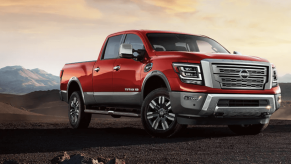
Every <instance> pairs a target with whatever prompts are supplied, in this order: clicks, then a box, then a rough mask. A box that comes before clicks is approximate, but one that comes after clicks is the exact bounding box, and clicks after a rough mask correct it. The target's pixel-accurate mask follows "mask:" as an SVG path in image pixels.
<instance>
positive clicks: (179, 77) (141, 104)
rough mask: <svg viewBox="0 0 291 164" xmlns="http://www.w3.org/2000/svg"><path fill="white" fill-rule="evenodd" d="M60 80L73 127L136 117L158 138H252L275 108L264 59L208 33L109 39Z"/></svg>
mask: <svg viewBox="0 0 291 164" xmlns="http://www.w3.org/2000/svg"><path fill="white" fill-rule="evenodd" d="M96 56H97V55H96ZM60 78H61V84H60V98H61V100H62V101H65V102H67V103H68V116H69V121H70V124H71V126H72V127H73V128H87V127H88V126H89V123H90V120H91V115H92V114H105V115H111V116H112V117H114V118H119V117H121V116H128V117H140V118H141V120H142V124H143V126H144V129H145V130H146V131H147V132H148V133H149V134H150V135H152V136H157V137H169V136H172V135H174V134H175V133H177V132H178V131H180V130H181V129H183V128H185V127H187V125H209V124H210V125H228V127H229V128H230V130H232V131H233V132H235V133H237V134H244V135H245V134H258V133H260V132H261V131H263V130H264V129H265V128H266V127H267V125H268V123H269V120H270V116H271V115H272V114H273V113H274V112H275V111H276V110H278V109H279V107H280V103H281V90H280V87H279V85H278V82H277V73H276V68H275V66H274V65H273V64H271V63H269V62H268V61H267V60H266V59H263V58H259V57H253V56H247V55H242V54H240V53H238V52H236V51H235V52H234V53H233V54H231V53H230V52H229V51H228V50H227V49H226V48H225V47H223V46H222V45H221V44H219V43H218V42H216V41H215V40H213V39H211V38H209V37H207V36H204V35H193V34H186V33H180V32H169V31H152V30H129V31H122V32H117V33H114V34H111V35H109V36H108V37H107V38H106V39H105V41H104V44H103V46H102V49H101V51H100V53H99V57H98V59H97V60H92V61H86V62H77V63H68V64H65V66H64V67H63V69H62V70H61V72H60Z"/></svg>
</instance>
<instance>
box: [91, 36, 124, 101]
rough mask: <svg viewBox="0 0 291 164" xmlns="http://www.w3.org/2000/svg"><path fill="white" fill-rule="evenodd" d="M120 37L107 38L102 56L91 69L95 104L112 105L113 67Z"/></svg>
mask: <svg viewBox="0 0 291 164" xmlns="http://www.w3.org/2000/svg"><path fill="white" fill-rule="evenodd" d="M121 38H122V35H117V36H112V37H110V38H108V40H107V43H106V46H105V47H104V50H103V54H102V56H101V58H100V60H98V61H97V62H96V64H95V65H94V68H93V88H94V98H95V101H96V103H97V104H99V105H106V104H111V103H112V92H113V88H112V78H113V67H114V63H115V61H116V59H117V58H118V51H119V46H120V42H121Z"/></svg>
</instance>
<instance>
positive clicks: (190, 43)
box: [147, 33, 229, 53]
mask: <svg viewBox="0 0 291 164" xmlns="http://www.w3.org/2000/svg"><path fill="white" fill-rule="evenodd" d="M147 37H148V39H149V41H150V43H151V45H152V47H153V49H155V50H156V51H188V52H206V53H208V52H215V53H229V52H228V51H227V50H226V49H224V48H223V47H222V46H221V45H220V44H219V43H217V42H216V41H214V40H212V39H210V38H207V37H201V36H194V35H184V34H167V33H152V34H147Z"/></svg>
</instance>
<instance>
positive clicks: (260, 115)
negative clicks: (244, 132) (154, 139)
mask: <svg viewBox="0 0 291 164" xmlns="http://www.w3.org/2000/svg"><path fill="white" fill-rule="evenodd" d="M280 95H281V94H276V95H272V94H265V95H263V94H207V93H191V92H170V99H171V106H172V110H173V112H174V113H175V114H176V115H177V120H178V123H180V124H200V125H201V124H266V123H268V121H269V118H270V116H271V115H272V114H273V113H274V112H275V111H276V110H277V109H278V108H279V107H280V101H279V96H280ZM219 100H230V101H231V100H244V101H245V100H246V101H247V100H258V101H260V100H261V101H267V102H268V104H266V105H263V106H243V105H241V106H219V105H218V102H219Z"/></svg>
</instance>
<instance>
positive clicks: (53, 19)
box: [0, 0, 291, 76]
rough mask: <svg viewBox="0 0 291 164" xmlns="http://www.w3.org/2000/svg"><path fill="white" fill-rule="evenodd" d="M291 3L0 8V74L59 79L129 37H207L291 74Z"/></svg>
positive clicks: (31, 3)
mask: <svg viewBox="0 0 291 164" xmlns="http://www.w3.org/2000/svg"><path fill="white" fill-rule="evenodd" d="M290 9H291V1H289V0H288V1H287V0H49V1H42V0H0V20H1V21H0V68H2V67H5V66H8V65H9V66H11V65H22V66H24V67H25V68H28V69H32V68H40V69H43V70H46V71H47V72H49V73H52V74H55V75H59V71H60V69H61V68H62V67H63V65H64V64H65V63H68V62H77V61H86V60H95V59H97V57H98V54H99V51H100V48H101V45H102V43H103V42H104V39H105V38H106V36H107V35H109V34H111V33H114V32H117V31H122V30H129V29H154V30H170V31H181V32H187V33H193V34H203V35H207V36H209V37H211V38H214V39H215V40H217V41H218V42H220V43H221V44H223V45H224V46H225V47H226V48H227V49H228V50H230V51H231V52H232V51H234V50H235V51H239V52H241V53H242V54H245V55H251V56H259V57H263V58H266V59H268V60H269V61H270V62H272V63H274V64H275V65H276V66H277V70H278V71H279V75H280V76H282V75H284V74H287V73H291V32H290V31H291V10H290Z"/></svg>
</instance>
